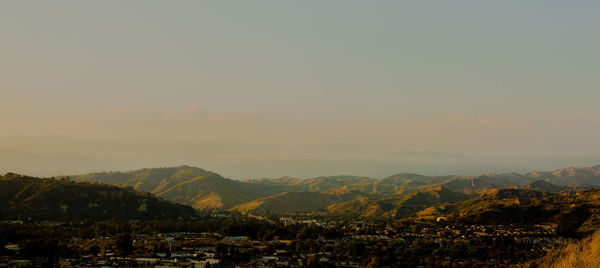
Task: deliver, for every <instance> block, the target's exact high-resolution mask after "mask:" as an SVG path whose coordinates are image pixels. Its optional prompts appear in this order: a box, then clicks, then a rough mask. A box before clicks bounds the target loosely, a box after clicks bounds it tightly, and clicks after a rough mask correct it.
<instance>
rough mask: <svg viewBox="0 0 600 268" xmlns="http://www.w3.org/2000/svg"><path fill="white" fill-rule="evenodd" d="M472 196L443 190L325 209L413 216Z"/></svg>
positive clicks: (373, 199) (335, 211) (347, 203)
mask: <svg viewBox="0 0 600 268" xmlns="http://www.w3.org/2000/svg"><path fill="white" fill-rule="evenodd" d="M471 197H472V196H470V195H467V194H463V193H460V192H455V191H451V190H448V189H445V188H438V189H435V190H430V191H427V192H413V193H410V194H406V195H403V196H399V197H393V198H361V199H358V200H354V201H349V202H344V203H341V204H334V205H332V206H329V207H328V208H327V209H328V211H330V212H331V213H335V214H340V215H343V214H348V215H361V216H394V217H399V216H414V215H416V213H417V212H419V211H421V210H424V209H426V208H428V207H430V206H434V205H438V204H442V203H447V202H458V201H463V200H467V199H469V198H471Z"/></svg>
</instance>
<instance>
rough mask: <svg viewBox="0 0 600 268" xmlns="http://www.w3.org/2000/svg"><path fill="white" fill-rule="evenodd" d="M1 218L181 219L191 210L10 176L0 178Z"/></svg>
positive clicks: (99, 187)
mask: <svg viewBox="0 0 600 268" xmlns="http://www.w3.org/2000/svg"><path fill="white" fill-rule="evenodd" d="M0 189H2V195H0V218H2V219H16V218H17V217H18V216H19V215H20V216H21V218H23V219H28V218H31V219H33V220H71V219H111V218H118V219H179V218H191V217H194V216H195V214H196V212H195V211H194V210H193V209H192V208H191V207H188V206H184V205H178V204H173V203H171V202H169V201H165V200H162V199H159V198H157V197H155V196H153V195H152V194H149V193H143V192H137V191H134V190H133V189H127V188H122V187H116V186H109V185H104V184H90V183H77V182H71V181H67V180H55V179H39V178H33V177H24V176H21V175H16V174H12V173H9V174H7V175H5V176H3V177H1V178H0Z"/></svg>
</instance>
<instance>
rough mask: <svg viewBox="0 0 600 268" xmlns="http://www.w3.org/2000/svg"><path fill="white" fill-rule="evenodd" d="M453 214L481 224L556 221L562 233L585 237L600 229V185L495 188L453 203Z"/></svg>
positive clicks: (452, 215) (455, 216)
mask: <svg viewBox="0 0 600 268" xmlns="http://www.w3.org/2000/svg"><path fill="white" fill-rule="evenodd" d="M449 211H450V212H448V214H449V216H450V217H452V218H455V219H458V220H460V221H462V222H472V223H478V224H486V223H495V224H498V223H505V224H522V223H527V224H554V225H557V226H558V230H557V231H558V232H559V233H560V234H561V235H567V236H581V235H586V234H589V233H591V232H592V231H594V230H597V229H599V228H600V188H596V189H592V190H587V191H581V192H577V193H562V194H551V193H547V192H539V191H534V190H524V189H502V190H492V191H490V192H488V193H486V194H484V195H482V196H480V197H478V198H475V199H471V200H467V201H464V202H459V203H456V204H453V205H452V206H451V208H449Z"/></svg>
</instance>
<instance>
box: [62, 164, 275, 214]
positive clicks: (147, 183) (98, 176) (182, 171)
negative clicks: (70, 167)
mask: <svg viewBox="0 0 600 268" xmlns="http://www.w3.org/2000/svg"><path fill="white" fill-rule="evenodd" d="M73 178H74V179H76V180H79V181H97V182H102V183H107V184H113V185H124V186H131V187H133V188H134V189H136V190H139V191H146V192H150V193H153V194H156V195H157V196H160V197H163V198H165V199H167V200H170V201H173V202H178V203H181V204H185V205H190V206H192V207H194V208H196V209H206V208H230V207H233V206H235V205H238V204H241V203H245V202H249V201H252V200H256V199H259V198H262V197H265V196H269V195H273V194H277V193H279V192H282V191H283V190H281V189H280V187H278V186H272V185H261V184H252V183H245V182H240V181H235V180H230V179H226V178H223V177H221V176H220V175H218V174H216V173H213V172H209V171H206V170H203V169H200V168H195V167H189V166H180V167H171V168H153V169H140V170H135V171H129V172H101V173H91V174H85V175H80V176H73Z"/></svg>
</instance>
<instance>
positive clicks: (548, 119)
mask: <svg viewBox="0 0 600 268" xmlns="http://www.w3.org/2000/svg"><path fill="white" fill-rule="evenodd" d="M598 14H600V2H598V1H562V0H561V1H559V0H556V1H551V0H544V1H347V0H344V1H202V2H201V1H2V2H1V3H0V41H1V42H0V125H1V128H0V136H15V135H26V136H44V135H62V136H68V137H74V138H78V139H84V140H136V139H145V140H157V141H187V142H204V143H210V142H211V141H216V140H219V141H220V142H224V141H226V142H230V144H244V145H245V146H244V149H240V152H233V151H231V150H229V149H227V150H228V153H231V154H233V153H235V154H234V155H235V156H237V157H246V158H248V157H250V158H252V157H254V158H256V159H258V158H264V157H265V155H270V156H271V157H274V158H277V157H279V156H281V155H282V154H284V155H285V154H290V155H292V156H290V157H292V158H293V157H294V156H293V155H296V157H297V155H298V154H301V153H302V155H303V159H304V158H310V157H311V155H312V156H315V157H317V158H318V157H323V156H324V155H335V156H343V157H346V156H347V155H348V154H353V155H355V154H369V153H373V152H377V153H380V152H400V151H423V150H424V151H441V152H451V153H460V154H471V155H498V156H514V157H521V156H536V157H539V156H578V155H594V154H600V139H598V138H597V137H599V136H600V105H598V103H599V100H600V88H599V85H600V30H599V29H600V16H599V15H598ZM219 144H222V143H219ZM332 144H333V145H332ZM8 145H10V144H8ZM327 146H329V147H327ZM315 148H318V150H316V149H315ZM327 148H333V149H331V150H329V149H327ZM218 149H219V148H216V149H215V151H218ZM224 151H226V150H225V149H224ZM273 155H275V156H273ZM232 157H233V155H232ZM265 159H267V158H265ZM192 162H193V161H192ZM153 164H154V162H153ZM224 169H226V168H224Z"/></svg>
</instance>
